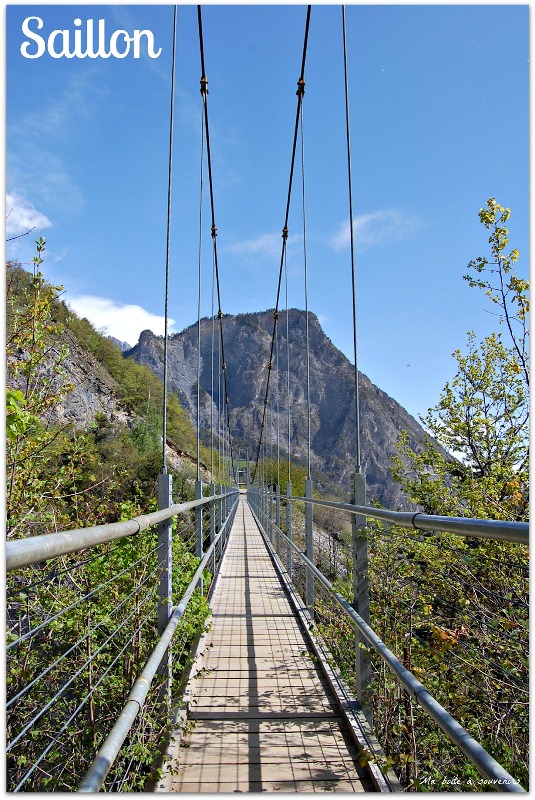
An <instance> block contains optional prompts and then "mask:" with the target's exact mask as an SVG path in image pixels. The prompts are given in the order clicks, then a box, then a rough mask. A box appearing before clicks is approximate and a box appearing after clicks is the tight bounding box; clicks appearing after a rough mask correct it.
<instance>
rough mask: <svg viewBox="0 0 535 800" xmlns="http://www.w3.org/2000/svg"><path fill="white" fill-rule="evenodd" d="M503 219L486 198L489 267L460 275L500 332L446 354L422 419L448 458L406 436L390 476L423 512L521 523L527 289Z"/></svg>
mask: <svg viewBox="0 0 535 800" xmlns="http://www.w3.org/2000/svg"><path fill="white" fill-rule="evenodd" d="M509 216H510V212H509V210H508V209H504V208H503V207H502V206H500V205H498V203H496V201H495V200H494V199H493V198H490V199H489V201H488V202H487V207H486V208H485V209H481V210H480V212H479V217H480V220H481V222H482V223H483V224H484V225H485V227H486V228H487V229H489V230H490V231H491V235H490V238H489V243H490V246H491V260H489V259H486V258H482V257H480V258H478V259H476V260H475V261H471V262H470V264H469V269H470V270H471V272H470V273H469V274H468V275H466V276H465V278H466V279H467V280H468V281H469V283H470V285H471V286H473V287H477V288H480V289H483V290H484V292H485V295H486V296H487V297H488V298H489V299H490V301H491V303H492V305H493V306H496V307H497V308H498V309H499V320H500V324H501V326H503V327H501V328H500V330H499V331H496V332H493V333H491V334H490V335H489V336H486V337H485V338H484V339H483V340H482V341H481V342H478V340H477V337H476V335H475V333H474V332H469V334H468V346H467V350H466V352H464V353H463V352H462V351H461V350H455V352H454V353H453V357H454V359H455V361H456V364H457V371H456V374H455V376H454V378H453V379H452V380H451V381H450V382H448V383H447V384H446V386H445V388H444V391H443V392H442V394H441V396H440V399H439V402H438V403H437V405H436V406H435V407H434V408H431V409H429V411H428V413H427V415H426V416H425V417H423V418H422V422H423V424H424V425H425V426H426V427H427V429H428V430H429V431H430V433H431V434H432V435H433V437H434V439H435V442H437V443H438V444H439V445H441V446H442V448H444V449H445V450H446V451H447V452H446V454H445V453H444V452H443V451H441V449H440V448H438V447H436V446H435V444H434V443H432V442H428V443H427V444H426V446H425V448H424V449H423V451H422V452H419V453H418V452H415V451H414V450H412V448H411V446H410V442H409V439H408V436H407V435H406V434H405V435H404V436H403V437H402V438H401V440H400V446H399V451H400V455H399V456H398V457H396V458H395V459H394V469H393V473H394V477H395V478H396V480H398V481H399V482H400V484H401V485H402V486H403V488H404V489H405V491H406V492H407V494H408V495H409V496H410V498H411V499H412V500H413V501H414V502H416V503H417V504H418V505H420V506H421V507H422V508H423V509H424V510H425V511H427V512H429V513H436V514H451V515H459V516H472V517H490V518H494V519H504V520H526V519H528V479H529V463H528V458H529V430H528V419H529V359H528V329H527V319H528V311H529V301H528V297H527V293H528V289H529V284H528V281H526V280H524V279H521V278H519V277H518V275H517V274H516V273H515V272H514V271H513V266H514V264H515V262H516V261H517V260H518V258H519V254H518V251H517V250H512V251H511V253H509V255H505V252H504V251H505V248H506V247H507V245H508V230H507V228H506V227H505V222H506V221H507V220H508V219H509ZM448 454H449V455H448Z"/></svg>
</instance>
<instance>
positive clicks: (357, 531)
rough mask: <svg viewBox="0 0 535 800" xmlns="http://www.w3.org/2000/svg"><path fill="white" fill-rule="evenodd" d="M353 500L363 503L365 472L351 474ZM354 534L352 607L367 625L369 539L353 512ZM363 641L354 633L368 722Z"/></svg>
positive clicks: (359, 684) (360, 693) (359, 690)
mask: <svg viewBox="0 0 535 800" xmlns="http://www.w3.org/2000/svg"><path fill="white" fill-rule="evenodd" d="M351 481H352V490H353V492H352V493H353V496H352V503H353V504H354V505H359V506H364V505H366V479H365V476H364V473H362V472H356V473H353V474H352V476H351ZM351 528H352V534H353V608H354V609H355V611H356V612H357V614H359V615H360V616H361V617H362V619H363V620H364V622H366V624H368V625H369V624H370V592H369V582H368V540H367V537H366V517H365V516H361V515H357V514H353V515H352V518H351ZM364 645H365V640H364V638H363V637H362V635H361V634H360V633H359V632H358V631H356V633H355V675H356V697H357V702H358V703H359V704H360V706H361V708H362V710H363V712H364V714H365V715H366V717H367V718H369V720H370V721H371V713H372V706H371V703H370V698H369V686H370V679H371V671H370V660H369V657H368V655H367V653H366V650H365V649H364Z"/></svg>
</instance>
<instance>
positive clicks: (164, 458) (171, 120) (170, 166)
mask: <svg viewBox="0 0 535 800" xmlns="http://www.w3.org/2000/svg"><path fill="white" fill-rule="evenodd" d="M176 12H177V6H176V5H175V6H174V8H173V55H172V61H171V103H170V109H169V160H168V166H167V240H166V249H165V303H164V341H163V422H162V472H163V473H165V472H167V449H166V444H167V340H168V329H169V258H170V244H171V189H172V185H173V124H174V116H175V62H176Z"/></svg>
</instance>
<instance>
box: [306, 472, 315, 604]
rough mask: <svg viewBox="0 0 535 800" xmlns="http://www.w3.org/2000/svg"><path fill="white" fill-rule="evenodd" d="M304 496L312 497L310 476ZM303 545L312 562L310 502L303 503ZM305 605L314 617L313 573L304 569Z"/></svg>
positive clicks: (312, 519)
mask: <svg viewBox="0 0 535 800" xmlns="http://www.w3.org/2000/svg"><path fill="white" fill-rule="evenodd" d="M305 497H310V498H311V499H312V478H307V479H306V481H305ZM305 545H306V551H305V552H306V557H307V558H308V559H310V561H312V563H314V508H313V506H312V503H305ZM306 605H307V608H308V611H309V614H310V616H311V617H312V619H314V575H313V574H312V572H311V571H310V570H309V569H307V571H306Z"/></svg>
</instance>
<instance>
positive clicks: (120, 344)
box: [108, 336, 132, 353]
mask: <svg viewBox="0 0 535 800" xmlns="http://www.w3.org/2000/svg"><path fill="white" fill-rule="evenodd" d="M108 339H109V340H110V342H113V344H116V345H117V347H118V348H119V350H120V351H121V353H126V352H127V350H131V349H132V345H131V344H128V342H121V340H120V339H116V338H115V336H108Z"/></svg>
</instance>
